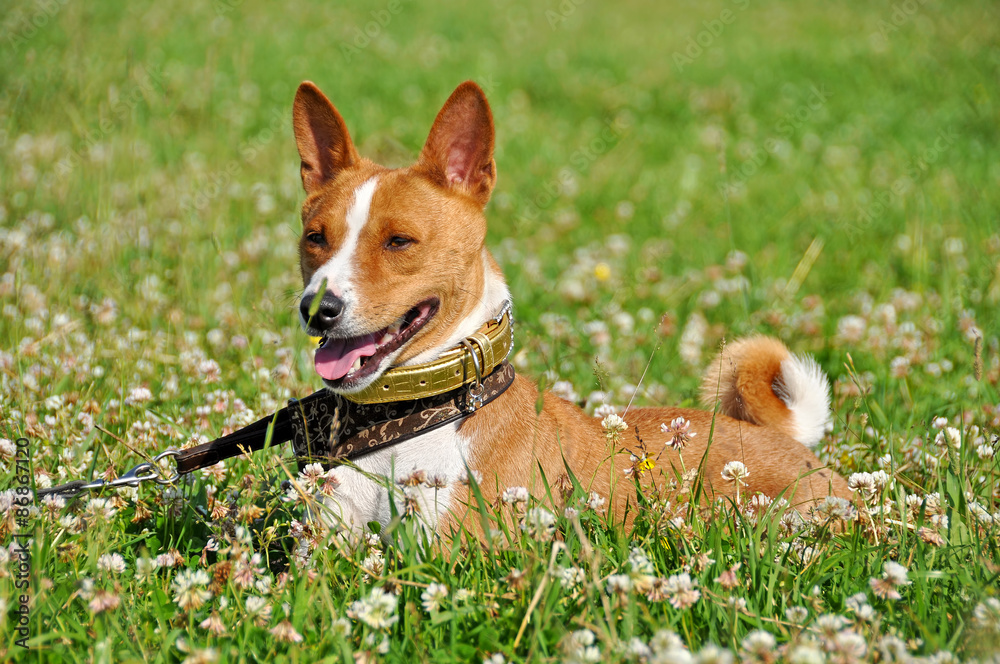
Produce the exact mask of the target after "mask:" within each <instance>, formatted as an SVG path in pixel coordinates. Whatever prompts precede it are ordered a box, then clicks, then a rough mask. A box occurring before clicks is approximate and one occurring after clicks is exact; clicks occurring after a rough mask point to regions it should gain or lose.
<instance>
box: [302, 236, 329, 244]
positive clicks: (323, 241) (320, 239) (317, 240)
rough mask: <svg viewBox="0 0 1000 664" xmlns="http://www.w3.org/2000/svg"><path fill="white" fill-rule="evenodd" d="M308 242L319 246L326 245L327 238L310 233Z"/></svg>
mask: <svg viewBox="0 0 1000 664" xmlns="http://www.w3.org/2000/svg"><path fill="white" fill-rule="evenodd" d="M306 240H308V241H309V242H311V243H313V244H317V245H324V244H326V238H325V237H323V234H322V233H310V234H309V235H307V236H306Z"/></svg>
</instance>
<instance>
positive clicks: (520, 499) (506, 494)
mask: <svg viewBox="0 0 1000 664" xmlns="http://www.w3.org/2000/svg"><path fill="white" fill-rule="evenodd" d="M530 497H531V496H530V494H529V493H528V490H527V489H526V488H525V487H523V486H511V487H507V488H506V489H504V490H503V494H501V496H500V500H502V501H503V502H505V503H506V504H508V505H517V504H518V503H526V502H528V498H530Z"/></svg>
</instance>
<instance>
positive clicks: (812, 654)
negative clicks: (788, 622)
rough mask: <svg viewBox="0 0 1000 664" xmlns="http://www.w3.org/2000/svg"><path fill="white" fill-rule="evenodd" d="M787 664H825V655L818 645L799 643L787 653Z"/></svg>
mask: <svg viewBox="0 0 1000 664" xmlns="http://www.w3.org/2000/svg"><path fill="white" fill-rule="evenodd" d="M788 662H789V664H826V655H824V654H823V650H822V649H821V648H820V646H819V644H817V643H812V642H806V643H800V644H798V645H796V646H795V647H793V648H792V649H791V650H790V651H789V652H788Z"/></svg>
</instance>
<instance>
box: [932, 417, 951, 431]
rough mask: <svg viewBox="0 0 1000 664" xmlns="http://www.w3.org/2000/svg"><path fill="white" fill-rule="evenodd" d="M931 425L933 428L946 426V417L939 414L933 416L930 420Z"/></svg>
mask: <svg viewBox="0 0 1000 664" xmlns="http://www.w3.org/2000/svg"><path fill="white" fill-rule="evenodd" d="M931 426H932V427H934V428H935V429H944V428H945V427H946V426H948V418H947V417H940V416H939V417H935V418H934V419H933V420H932V421H931Z"/></svg>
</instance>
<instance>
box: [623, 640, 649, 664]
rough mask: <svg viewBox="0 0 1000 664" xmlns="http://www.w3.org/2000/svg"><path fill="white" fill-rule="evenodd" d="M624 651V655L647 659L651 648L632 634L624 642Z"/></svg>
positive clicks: (642, 659)
mask: <svg viewBox="0 0 1000 664" xmlns="http://www.w3.org/2000/svg"><path fill="white" fill-rule="evenodd" d="M624 652H625V656H626V657H628V658H630V659H638V660H641V661H647V660H649V658H650V657H651V656H652V654H653V650H652V649H651V648H650V647H649V646H647V645H646V644H645V643H643V641H642V639H640V638H639V637H637V636H633V637H632V638H631V639H630V640H629V642H628V643H626V644H625V648H624Z"/></svg>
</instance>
